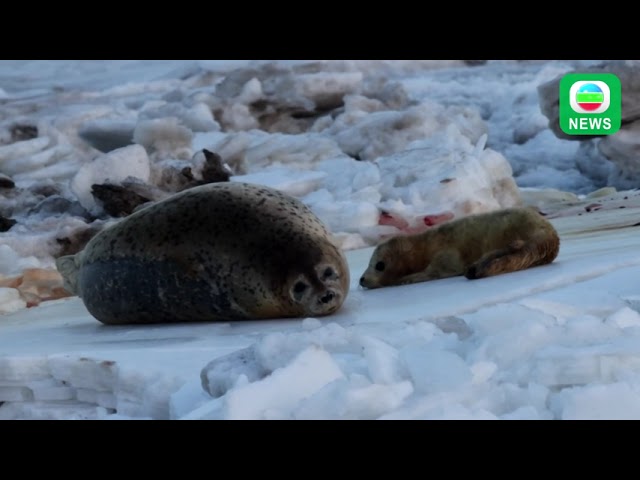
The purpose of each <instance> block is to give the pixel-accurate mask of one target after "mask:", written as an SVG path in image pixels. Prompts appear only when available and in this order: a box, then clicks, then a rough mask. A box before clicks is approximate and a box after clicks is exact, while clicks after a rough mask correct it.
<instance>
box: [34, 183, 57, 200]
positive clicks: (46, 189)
mask: <svg viewBox="0 0 640 480" xmlns="http://www.w3.org/2000/svg"><path fill="white" fill-rule="evenodd" d="M28 190H29V192H31V193H32V194H34V195H40V196H43V197H51V196H53V195H60V187H59V186H58V185H56V184H54V183H52V182H51V181H44V182H38V183H35V184H33V185H31V186H30V187H29V188H28Z"/></svg>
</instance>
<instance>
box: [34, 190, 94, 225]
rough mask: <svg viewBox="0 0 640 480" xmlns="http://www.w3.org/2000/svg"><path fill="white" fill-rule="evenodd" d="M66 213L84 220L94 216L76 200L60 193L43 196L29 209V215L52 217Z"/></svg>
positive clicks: (92, 218) (91, 218)
mask: <svg viewBox="0 0 640 480" xmlns="http://www.w3.org/2000/svg"><path fill="white" fill-rule="evenodd" d="M65 213H68V214H69V215H72V216H74V217H81V218H84V219H86V220H90V221H91V220H94V217H93V216H92V215H91V214H90V213H89V212H88V211H87V210H86V209H85V208H84V207H83V206H82V205H80V202H78V201H71V200H69V199H68V198H64V197H63V196H61V195H52V196H50V197H47V198H45V199H44V200H42V201H41V202H40V203H38V204H37V205H36V206H35V207H33V208H32V209H31V210H29V215H43V216H47V217H52V216H55V215H63V214H65Z"/></svg>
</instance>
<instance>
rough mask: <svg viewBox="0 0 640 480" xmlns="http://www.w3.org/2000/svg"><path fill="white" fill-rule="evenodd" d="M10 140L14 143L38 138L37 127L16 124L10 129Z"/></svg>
mask: <svg viewBox="0 0 640 480" xmlns="http://www.w3.org/2000/svg"><path fill="white" fill-rule="evenodd" d="M10 132H11V139H12V140H13V141H14V142H21V141H23V140H31V139H32V138H36V137H37V136H38V127H36V126H34V125H21V124H16V125H13V126H12V127H11V128H10Z"/></svg>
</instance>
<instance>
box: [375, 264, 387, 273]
mask: <svg viewBox="0 0 640 480" xmlns="http://www.w3.org/2000/svg"><path fill="white" fill-rule="evenodd" d="M384 267H385V265H384V262H378V263H376V270H377V271H379V272H384Z"/></svg>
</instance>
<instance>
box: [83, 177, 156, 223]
mask: <svg viewBox="0 0 640 480" xmlns="http://www.w3.org/2000/svg"><path fill="white" fill-rule="evenodd" d="M91 193H92V194H93V196H94V197H95V199H96V200H98V202H100V203H101V204H102V208H103V209H104V211H105V212H107V213H108V214H109V215H111V216H112V217H126V216H127V215H130V214H131V213H133V211H134V210H135V208H136V207H138V206H139V205H142V204H143V203H147V202H148V201H149V200H150V199H149V198H146V197H143V196H141V195H139V194H138V193H135V192H133V191H132V190H131V189H129V188H127V187H122V186H119V185H111V184H108V183H105V184H103V185H98V184H94V185H91Z"/></svg>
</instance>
